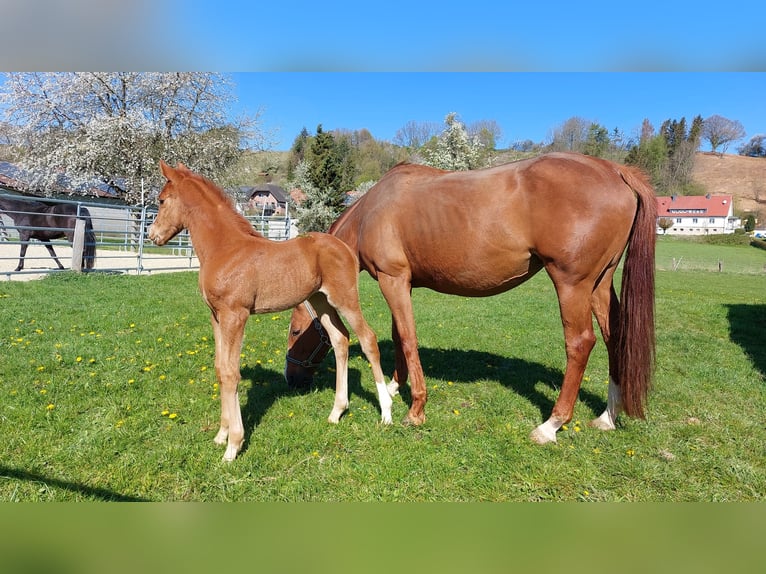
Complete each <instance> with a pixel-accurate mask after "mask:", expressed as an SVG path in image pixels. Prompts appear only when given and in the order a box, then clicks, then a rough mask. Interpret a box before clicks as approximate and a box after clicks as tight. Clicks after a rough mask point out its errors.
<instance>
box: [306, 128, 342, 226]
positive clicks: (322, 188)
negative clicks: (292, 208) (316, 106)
mask: <svg viewBox="0 0 766 574" xmlns="http://www.w3.org/2000/svg"><path fill="white" fill-rule="evenodd" d="M309 141H310V144H309V145H308V146H307V148H306V150H305V156H304V159H303V160H302V161H301V162H299V163H298V166H297V167H296V168H295V170H294V178H293V182H292V185H293V186H294V187H297V188H299V189H300V190H301V191H303V193H304V194H305V195H306V199H305V200H304V201H303V202H302V203H301V204H300V205H299V206H297V212H298V220H299V223H298V227H299V228H300V230H301V231H302V232H307V231H327V229H329V227H330V225H331V224H332V222H333V221H335V219H336V218H337V217H338V215H340V213H341V211H343V209H344V207H345V206H346V197H347V192H348V191H350V190H351V187H352V186H353V174H354V172H353V168H354V166H353V161H352V159H351V148H350V145H349V143H348V140H347V139H346V138H345V137H341V138H339V139H338V140H336V138H335V137H334V136H333V134H332V133H330V132H326V131H324V129H322V125H321V124H320V125H318V126H317V130H316V135H314V136H313V137H312V138H311V140H309Z"/></svg>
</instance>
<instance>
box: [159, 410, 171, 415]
mask: <svg viewBox="0 0 766 574" xmlns="http://www.w3.org/2000/svg"><path fill="white" fill-rule="evenodd" d="M160 414H161V415H162V416H163V417H166V416H168V415H169V414H170V411H169V410H168V409H165V410H164V411H162V413H160Z"/></svg>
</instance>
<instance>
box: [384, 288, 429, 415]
mask: <svg viewBox="0 0 766 574" xmlns="http://www.w3.org/2000/svg"><path fill="white" fill-rule="evenodd" d="M378 284H379V285H380V290H381V292H382V293H383V297H384V298H385V299H386V303H388V307H389V308H390V309H391V317H392V322H393V325H392V331H395V334H394V342H395V344H396V345H397V356H396V365H397V366H396V369H397V376H401V377H402V380H399V379H397V380H396V384H392V385H391V386H390V388H389V394H392V395H393V394H395V393H396V390H397V388H398V385H399V384H403V383H404V380H406V375H407V372H408V371H409V375H410V379H411V381H410V394H411V397H412V404H411V405H410V410H409V411H408V412H407V415H406V417H405V418H404V420H403V421H402V422H403V423H404V424H405V425H420V424H423V423H424V422H425V421H426V413H425V408H426V401H427V400H428V390H427V389H426V380H425V375H424V374H423V367H422V365H421V363H420V355H419V354H418V336H417V332H416V329H415V315H414V312H413V309H412V299H411V298H410V290H411V285H410V281H409V278H408V277H394V276H390V275H385V274H383V273H381V274H379V275H378Z"/></svg>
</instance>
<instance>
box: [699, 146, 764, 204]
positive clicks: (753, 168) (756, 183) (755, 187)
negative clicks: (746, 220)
mask: <svg viewBox="0 0 766 574" xmlns="http://www.w3.org/2000/svg"><path fill="white" fill-rule="evenodd" d="M692 179H693V180H694V182H695V183H698V184H700V185H702V186H704V188H705V192H706V193H712V194H731V195H732V196H733V197H734V211H735V213H738V214H741V213H757V212H759V211H760V213H761V217H759V219H763V218H766V158H759V157H746V156H742V155H730V154H724V155H723V156H718V155H716V154H713V153H707V152H700V153H698V154H697V157H696V159H695V162H694V171H693V174H692Z"/></svg>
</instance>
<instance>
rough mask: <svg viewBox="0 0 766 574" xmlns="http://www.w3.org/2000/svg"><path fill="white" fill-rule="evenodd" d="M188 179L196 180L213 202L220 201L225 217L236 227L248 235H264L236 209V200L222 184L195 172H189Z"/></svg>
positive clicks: (203, 192) (204, 193)
mask: <svg viewBox="0 0 766 574" xmlns="http://www.w3.org/2000/svg"><path fill="white" fill-rule="evenodd" d="M187 179H191V180H193V181H194V183H195V184H196V185H197V186H198V187H199V188H200V190H201V192H202V194H203V195H204V196H205V197H207V198H208V199H210V200H212V201H213V203H216V202H218V203H220V204H222V205H223V206H224V207H225V208H226V209H225V212H224V213H222V214H221V215H223V216H224V217H226V219H227V220H228V222H229V224H230V225H231V226H232V227H233V228H234V229H237V230H239V231H241V232H242V233H244V234H246V235H252V236H254V237H263V236H262V235H261V234H260V233H258V232H257V231H256V230H255V229H254V228H253V226H252V225H251V223H250V222H249V221H248V220H247V219H245V217H244V216H243V215H242V214H241V213H239V212H238V211H237V210H236V207H235V205H234V200H233V199H232V198H231V197H230V196H229V195H227V194H226V192H225V191H224V190H223V189H221V187H220V186H218V185H216V184H215V183H213V182H212V181H210V180H209V179H207V178H205V177H203V176H201V175H199V174H198V173H194V172H191V171H190V172H188V174H187Z"/></svg>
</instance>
